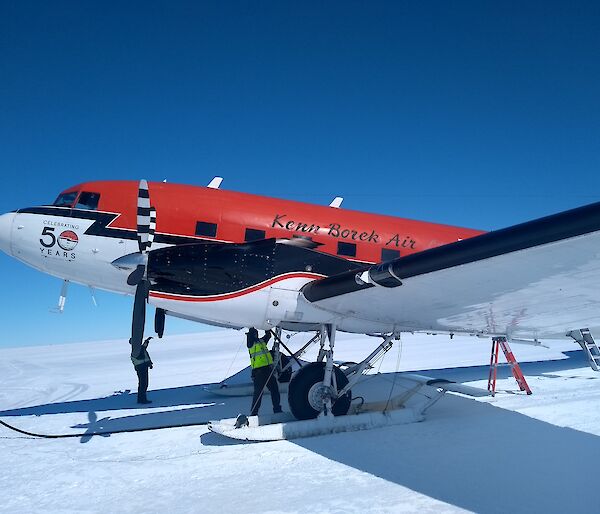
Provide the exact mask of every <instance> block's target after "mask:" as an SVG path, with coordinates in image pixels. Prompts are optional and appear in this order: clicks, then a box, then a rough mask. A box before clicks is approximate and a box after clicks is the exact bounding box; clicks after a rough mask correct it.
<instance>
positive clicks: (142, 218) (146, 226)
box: [137, 179, 156, 253]
mask: <svg viewBox="0 0 600 514" xmlns="http://www.w3.org/2000/svg"><path fill="white" fill-rule="evenodd" d="M155 231H156V211H155V210H154V208H152V207H150V194H149V192H148V182H147V181H146V180H143V179H142V180H140V186H139V189H138V200H137V237H138V246H139V249H140V253H146V251H148V250H149V249H150V246H151V245H152V241H153V240H154V232H155Z"/></svg>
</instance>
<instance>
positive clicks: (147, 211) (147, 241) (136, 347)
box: [115, 180, 156, 357]
mask: <svg viewBox="0 0 600 514" xmlns="http://www.w3.org/2000/svg"><path fill="white" fill-rule="evenodd" d="M155 231H156V210H155V209H154V207H152V206H151V205H150V194H149V192H148V182H147V181H146V180H140V185H139V188H138V197H137V241H138V249H139V253H135V254H131V255H127V256H125V257H126V259H124V260H126V263H125V264H127V265H128V266H131V265H132V264H135V265H136V266H135V269H134V270H133V271H132V272H131V273H130V274H129V276H128V277H127V283H128V284H129V285H130V286H136V288H135V297H134V300H133V315H132V318H131V339H130V343H131V355H132V356H134V357H137V356H138V355H139V354H140V351H141V349H142V340H143V339H144V324H145V323H146V301H147V299H148V292H149V289H150V282H149V281H148V252H149V251H150V249H151V247H152V242H153V241H154V233H155ZM122 259H123V258H122ZM115 265H116V266H117V267H124V268H126V266H125V265H124V264H123V260H122V262H121V266H119V265H118V264H115Z"/></svg>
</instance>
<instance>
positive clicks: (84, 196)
mask: <svg viewBox="0 0 600 514" xmlns="http://www.w3.org/2000/svg"><path fill="white" fill-rule="evenodd" d="M98 200H100V193H88V192H87V191H84V192H83V193H81V194H80V195H79V199H78V200H77V205H75V208H76V209H88V210H90V211H94V210H96V209H97V208H98Z"/></svg>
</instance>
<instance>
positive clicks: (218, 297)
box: [150, 273, 324, 302]
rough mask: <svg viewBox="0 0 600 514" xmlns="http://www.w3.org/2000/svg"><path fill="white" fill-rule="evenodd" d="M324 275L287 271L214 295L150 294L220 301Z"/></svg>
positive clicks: (192, 300)
mask: <svg viewBox="0 0 600 514" xmlns="http://www.w3.org/2000/svg"><path fill="white" fill-rule="evenodd" d="M323 277H324V275H319V274H318V273H286V274H284V275H279V276H278V277H273V278H270V279H269V280H265V281H264V282H261V283H259V284H256V285H254V286H251V287H247V288H246V289H240V290H239V291H233V292H231V293H225V294H218V295H212V296H190V295H182V294H175V293H161V292H158V291H151V292H150V296H151V297H152V298H160V299H162V300H174V301H178V302H218V301H222V300H231V299H232V298H238V297H240V296H244V295H247V294H250V293H254V292H256V291H258V290H260V289H264V288H266V287H269V286H271V285H273V284H275V283H277V282H281V281H282V280H288V279H292V278H309V279H312V280H316V279H319V278H323Z"/></svg>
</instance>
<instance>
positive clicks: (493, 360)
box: [488, 337, 531, 396]
mask: <svg viewBox="0 0 600 514" xmlns="http://www.w3.org/2000/svg"><path fill="white" fill-rule="evenodd" d="M500 348H502V351H503V352H504V357H506V362H507V364H508V365H509V366H510V369H511V371H512V374H513V377H515V380H516V381H517V384H519V388H520V389H521V391H527V394H531V389H529V385H528V384H527V380H525V376H524V375H523V372H522V371H521V366H519V363H518V362H517V359H515V356H514V354H513V352H512V350H511V349H510V346H509V344H508V340H507V339H506V337H492V355H491V357H490V374H489V377H488V391H489V392H490V393H492V396H495V395H496V375H497V373H498V366H501V365H502V364H498V355H499V353H500Z"/></svg>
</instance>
